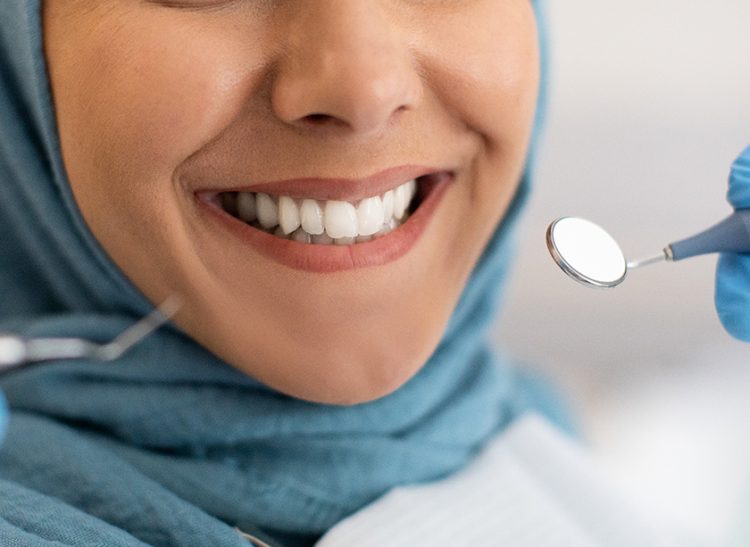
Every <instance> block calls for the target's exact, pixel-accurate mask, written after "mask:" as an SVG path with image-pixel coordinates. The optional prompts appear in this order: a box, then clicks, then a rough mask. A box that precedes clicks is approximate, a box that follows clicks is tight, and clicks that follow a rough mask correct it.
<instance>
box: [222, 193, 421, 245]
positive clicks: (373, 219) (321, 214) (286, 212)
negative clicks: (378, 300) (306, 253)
mask: <svg viewBox="0 0 750 547" xmlns="http://www.w3.org/2000/svg"><path fill="white" fill-rule="evenodd" d="M416 192H417V181H416V180H410V181H408V182H405V183H404V184H402V185H401V186H399V187H397V188H395V189H393V190H388V191H387V192H385V193H384V194H383V195H382V196H373V197H369V198H364V199H362V200H360V201H359V203H358V204H357V206H356V207H355V205H354V204H353V203H350V202H347V201H337V200H330V201H317V200H315V199H296V198H292V197H289V196H279V197H278V198H277V197H276V196H271V195H269V194H264V193H262V192H260V193H257V194H253V193H251V192H226V193H224V194H222V196H221V198H222V207H223V208H224V210H225V211H227V212H229V213H230V214H233V215H234V216H237V217H239V218H240V219H242V220H243V221H245V222H247V223H248V224H251V225H252V226H255V227H258V228H260V229H263V230H265V231H266V232H268V233H271V234H274V235H276V236H278V237H281V238H284V239H292V240H294V241H298V242H301V243H314V244H324V245H330V244H337V245H352V244H354V243H363V242H366V241H370V240H372V239H375V238H377V237H380V236H382V235H385V234H387V233H389V232H390V231H392V230H394V229H395V228H397V227H398V226H400V225H401V224H403V222H405V219H406V216H407V211H408V210H409V205H410V203H411V201H412V200H413V199H414V196H415V195H416Z"/></svg>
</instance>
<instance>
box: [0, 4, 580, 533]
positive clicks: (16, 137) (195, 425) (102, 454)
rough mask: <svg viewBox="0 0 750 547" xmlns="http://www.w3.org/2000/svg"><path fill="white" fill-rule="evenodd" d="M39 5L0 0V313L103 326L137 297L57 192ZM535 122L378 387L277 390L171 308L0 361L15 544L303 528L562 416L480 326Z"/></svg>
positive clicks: (133, 309) (500, 264)
mask: <svg viewBox="0 0 750 547" xmlns="http://www.w3.org/2000/svg"><path fill="white" fill-rule="evenodd" d="M535 8H536V9H537V11H538V12H539V7H538V6H535ZM40 10H41V0H13V1H4V2H2V3H0V76H1V78H2V79H1V80H0V253H2V254H1V255H0V256H2V259H1V262H0V330H11V331H15V332H19V333H21V334H23V335H26V336H76V337H85V338H89V339H92V340H97V341H107V340H110V339H111V338H113V337H114V336H115V335H117V334H118V333H120V332H121V331H122V330H124V329H125V328H126V327H127V326H129V325H130V324H132V323H133V322H134V321H135V320H137V319H138V318H140V317H141V316H143V315H145V314H146V313H148V312H149V311H150V310H151V309H152V307H153V306H152V304H151V303H149V302H148V300H147V299H146V298H145V297H144V296H143V295H142V294H141V293H140V291H139V290H138V289H137V287H135V286H134V285H133V284H132V283H131V281H130V280H129V279H128V278H127V277H125V275H124V274H123V273H122V272H121V271H120V270H119V269H118V268H117V267H116V266H115V264H114V263H113V262H112V261H111V260H110V259H109V258H108V256H107V254H106V253H105V252H104V250H103V249H102V247H101V246H100V244H99V243H98V241H97V240H96V239H95V237H94V236H93V235H92V234H91V232H90V231H89V230H88V228H87V227H86V225H85V223H84V221H83V219H82V217H81V215H80V212H79V211H78V209H77V206H76V204H75V201H74V199H73V196H72V193H71V190H70V186H69V184H68V181H67V175H66V173H65V169H64V166H63V163H62V158H61V153H60V144H59V140H58V134H57V129H56V120H55V113H54V108H53V103H52V100H51V92H50V86H49V81H48V78H47V73H46V61H45V58H44V51H43V46H42V26H41V13H40ZM539 15H540V14H539ZM542 91H544V86H543V88H542ZM543 95H544V94H543V93H542V97H541V98H540V108H539V109H538V111H537V120H536V124H537V128H538V126H539V123H540V120H541V114H542V108H541V104H542V103H543ZM92 100H96V99H95V98H92ZM536 133H538V131H535V138H534V143H533V144H532V149H531V152H530V154H529V158H528V160H527V169H526V171H525V173H524V176H523V180H522V183H521V185H520V187H519V190H518V193H517V195H516V196H515V199H514V201H513V203H512V205H511V207H510V209H509V211H508V213H507V215H506V216H505V218H504V219H503V221H502V222H501V224H500V225H499V226H498V228H497V230H496V231H495V233H494V234H493V236H492V239H491V240H490V242H489V243H488V246H487V248H486V249H485V251H484V253H483V255H482V257H481V259H480V261H479V262H478V264H477V266H476V268H475V270H474V271H473V273H472V276H471V278H470V280H469V282H468V284H467V286H466V287H465V290H464V291H463V293H462V295H461V299H460V301H459V303H458V306H457V308H456V309H455V311H454V313H453V315H452V316H451V319H450V322H449V324H448V326H447V328H446V331H445V333H444V335H443V338H442V339H441V342H440V344H439V346H438V347H437V349H436V350H435V352H434V353H433V355H432V356H431V357H430V359H429V361H428V362H427V363H426V364H425V365H424V367H423V368H422V369H421V370H420V371H419V372H418V373H417V374H416V375H415V376H414V377H413V378H412V379H411V380H409V381H408V382H407V383H406V384H404V385H403V386H402V387H401V388H400V389H398V390H396V391H395V392H393V393H392V394H390V395H388V396H386V397H383V398H381V399H379V400H376V401H373V402H370V403H365V404H360V405H354V406H349V407H342V406H334V405H325V404H315V403H310V402H306V401H302V400H298V399H295V398H292V397H289V396H286V395H284V394H282V393H279V392H277V391H275V390H273V389H271V388H269V387H267V386H265V385H264V384H262V383H260V382H259V381H256V380H255V379H253V378H251V377H250V376H248V375H245V374H243V373H241V372H240V371H238V370H236V369H234V368H233V367H231V366H230V365H228V364H227V363H224V362H223V361H221V360H220V359H218V358H217V357H215V356H214V355H213V354H211V353H210V352H208V351H207V350H205V349H204V348H203V347H201V346H200V345H199V344H197V343H196V342H194V341H193V340H192V339H190V338H189V337H188V336H186V335H185V334H183V333H182V332H181V331H179V330H178V329H177V328H176V327H174V326H173V325H167V326H165V327H162V328H161V329H160V330H159V331H157V332H156V333H154V334H152V335H151V336H150V337H148V338H146V339H145V340H144V341H143V342H142V343H140V344H139V345H137V346H135V347H134V348H133V349H132V350H131V351H130V352H128V353H126V354H125V355H124V356H123V357H122V358H120V359H119V360H117V361H114V362H112V363H107V364H103V363H97V362H92V361H88V360H75V361H56V362H50V363H47V364H43V365H36V366H32V367H28V368H25V369H21V370H18V371H15V372H12V373H9V374H6V375H4V376H0V389H2V390H3V392H4V393H5V396H6V398H7V400H8V404H9V407H10V421H9V424H8V428H7V433H6V436H5V439H4V442H3V444H2V445H0V537H2V538H3V540H4V541H8V540H9V541H10V543H11V544H23V545H49V544H50V543H51V542H59V543H56V544H64V545H107V546H119V545H127V546H133V545H143V544H148V545H180V546H206V545H211V546H217V547H225V546H227V547H228V546H240V545H247V541H246V540H244V539H242V538H241V537H240V535H239V534H238V533H237V532H236V530H234V527H235V526H237V527H239V528H240V529H242V530H244V531H247V532H250V533H254V534H256V535H258V536H259V537H261V538H265V539H266V540H267V541H268V542H269V543H271V544H273V545H287V546H293V545H312V544H313V543H314V542H315V541H316V539H317V538H318V537H320V536H321V535H322V534H323V533H324V532H325V531H326V530H327V529H329V528H330V527H332V526H333V525H334V524H335V523H336V522H338V521H339V520H341V519H342V518H344V517H346V516H348V515H349V514H351V513H353V512H355V511H356V510H358V509H360V508H361V507H363V506H364V505H366V504H368V503H370V502H372V501H373V500H375V499H376V498H378V497H379V496H381V495H382V494H384V493H385V492H386V491H387V490H388V489H389V488H392V487H394V486H397V485H402V484H413V483H418V482H425V481H431V480H438V479H440V478H442V477H446V476H448V475H450V474H451V473H454V472H456V471H458V470H459V469H461V468H462V467H463V466H465V465H466V464H467V463H468V462H469V461H470V460H471V458H472V457H473V455H474V454H476V453H477V451H478V450H479V449H480V448H481V447H482V446H484V444H485V443H486V442H487V441H488V440H489V439H490V438H491V437H492V436H493V435H494V434H496V433H498V432H499V431H500V430H501V429H502V428H504V427H505V426H506V425H507V424H508V423H509V422H510V421H511V420H513V419H514V418H515V417H516V416H518V415H519V414H520V413H521V412H523V411H524V409H526V408H532V407H533V408H537V409H540V408H541V409H542V410H543V411H544V412H546V413H547V414H548V415H549V416H550V417H551V418H552V419H553V420H555V421H558V422H559V423H560V424H561V425H563V426H565V425H566V423H565V421H564V418H563V417H562V416H564V411H563V410H562V409H560V408H558V407H556V406H555V403H554V395H553V394H552V393H549V392H546V391H545V388H544V386H543V384H540V383H539V382H535V381H530V380H528V379H526V378H524V377H523V376H521V375H519V373H518V372H517V371H516V370H514V369H513V367H511V366H510V365H509V364H508V363H506V362H505V361H503V360H501V359H500V358H499V357H498V356H497V355H496V354H495V352H493V350H492V349H491V347H490V344H489V342H488V340H487V331H488V329H489V327H490V326H491V324H492V321H493V320H494V318H495V315H496V311H497V308H498V306H499V300H500V288H501V282H502V280H503V278H504V277H506V274H507V271H508V268H509V265H510V259H511V256H512V251H513V249H512V240H513V237H512V233H513V228H514V226H515V225H516V223H517V216H518V213H519V211H520V210H521V208H522V206H523V203H524V202H525V201H526V199H527V194H528V191H529V180H530V176H531V166H532V164H533V161H532V158H533V151H534V149H535V143H536ZM14 542H15V543H14Z"/></svg>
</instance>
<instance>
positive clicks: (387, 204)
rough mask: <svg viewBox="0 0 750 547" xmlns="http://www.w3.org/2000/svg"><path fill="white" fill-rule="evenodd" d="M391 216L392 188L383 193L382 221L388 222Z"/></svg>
mask: <svg viewBox="0 0 750 547" xmlns="http://www.w3.org/2000/svg"><path fill="white" fill-rule="evenodd" d="M391 218H393V190H388V191H387V192H386V193H385V194H383V221H384V222H388V221H389V220H390V219H391Z"/></svg>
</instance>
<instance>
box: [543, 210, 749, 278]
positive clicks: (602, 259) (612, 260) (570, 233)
mask: <svg viewBox="0 0 750 547" xmlns="http://www.w3.org/2000/svg"><path fill="white" fill-rule="evenodd" d="M547 248H548V249H549V252H550V254H551V255H552V258H553V259H554V260H555V262H557V265H558V266H560V268H561V269H562V270H563V271H564V272H565V273H566V274H568V275H569V276H570V277H572V278H573V279H575V280H576V281H578V282H579V283H582V284H583V285H586V286H588V287H601V288H611V287H616V286H617V285H619V284H620V283H622V282H623V280H624V279H625V274H627V272H628V270H631V269H635V268H640V267H641V266H647V265H649V264H654V263H656V262H662V261H678V260H682V259H684V258H690V257H693V256H698V255H704V254H709V253H750V209H737V210H736V211H735V212H734V213H732V214H731V215H730V216H729V217H727V218H725V219H724V220H722V221H721V222H719V223H718V224H716V225H714V226H712V227H711V228H709V229H707V230H704V231H703V232H700V233H698V234H696V235H694V236H692V237H689V238H687V239H683V240H681V241H677V242H675V243H670V244H669V245H667V246H666V247H664V249H662V251H661V252H660V253H659V254H657V255H654V256H650V257H646V258H642V259H640V260H634V261H632V262H628V261H627V260H626V259H625V255H624V254H623V252H622V250H621V249H620V246H619V245H618V244H617V241H615V239H614V238H613V237H612V236H611V235H609V234H608V233H607V232H606V231H605V230H604V229H603V228H602V227H601V226H599V225H597V224H594V223H593V222H591V221H589V220H586V219H583V218H580V217H561V218H558V219H557V220H555V221H554V222H552V224H550V225H549V227H548V228H547Z"/></svg>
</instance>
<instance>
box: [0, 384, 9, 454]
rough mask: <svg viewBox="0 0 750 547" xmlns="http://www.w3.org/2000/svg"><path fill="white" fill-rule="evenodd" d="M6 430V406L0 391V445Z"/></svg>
mask: <svg viewBox="0 0 750 547" xmlns="http://www.w3.org/2000/svg"><path fill="white" fill-rule="evenodd" d="M7 428H8V404H7V403H6V402H5V397H3V392H2V391H0V444H3V439H4V438H5V430H6V429H7Z"/></svg>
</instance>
